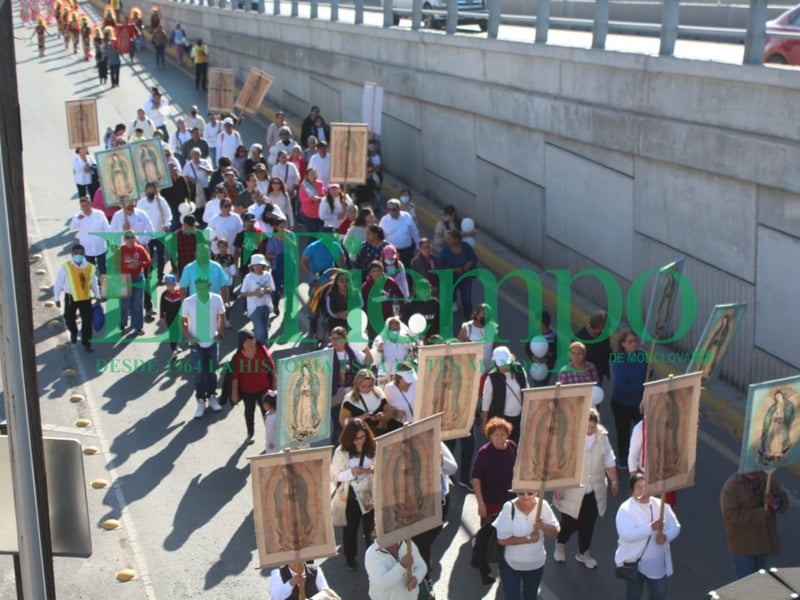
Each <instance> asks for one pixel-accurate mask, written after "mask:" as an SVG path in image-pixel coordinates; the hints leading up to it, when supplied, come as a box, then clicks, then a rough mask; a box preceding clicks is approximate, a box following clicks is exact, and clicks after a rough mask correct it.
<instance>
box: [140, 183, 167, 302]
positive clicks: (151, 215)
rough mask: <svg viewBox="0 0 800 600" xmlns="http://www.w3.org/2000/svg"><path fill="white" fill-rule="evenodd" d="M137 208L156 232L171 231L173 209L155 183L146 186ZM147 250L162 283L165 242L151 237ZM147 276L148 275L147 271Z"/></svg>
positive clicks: (159, 282) (159, 283)
mask: <svg viewBox="0 0 800 600" xmlns="http://www.w3.org/2000/svg"><path fill="white" fill-rule="evenodd" d="M136 208H137V209H139V210H140V211H142V212H143V213H145V214H146V215H147V218H148V219H149V220H150V224H151V225H152V226H153V231H154V232H157V231H163V232H168V231H170V229H171V227H172V211H171V210H170V208H169V204H168V203H167V200H166V199H165V198H164V196H162V195H161V194H159V193H158V188H156V184H155V183H148V184H147V185H146V186H145V188H144V197H143V198H141V199H140V200H139V202H137V203H136ZM147 251H148V252H149V253H150V256H151V258H152V259H153V264H154V265H155V266H156V273H158V285H161V284H163V283H164V260H165V259H164V243H163V242H162V241H161V240H158V239H155V238H150V239H149V240H148V241H147ZM145 276H147V273H146V274H145ZM145 304H146V302H145ZM145 308H146V307H145Z"/></svg>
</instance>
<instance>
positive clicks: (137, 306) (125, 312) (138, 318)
mask: <svg viewBox="0 0 800 600" xmlns="http://www.w3.org/2000/svg"><path fill="white" fill-rule="evenodd" d="M142 282H144V275H137V276H136V277H131V284H135V283H139V284H141V283H142ZM120 304H121V308H122V328H123V329H125V328H126V327H127V326H128V320H129V319H130V322H131V327H133V328H134V329H135V330H137V331H138V330H140V329H142V328H143V327H144V290H143V289H142V288H141V287H138V286H137V287H131V294H130V296H128V297H127V298H122V300H121V302H120Z"/></svg>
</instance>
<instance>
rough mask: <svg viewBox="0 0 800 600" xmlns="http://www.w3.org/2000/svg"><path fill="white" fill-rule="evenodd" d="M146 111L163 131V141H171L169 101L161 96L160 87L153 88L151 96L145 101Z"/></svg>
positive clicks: (157, 127) (154, 123)
mask: <svg viewBox="0 0 800 600" xmlns="http://www.w3.org/2000/svg"><path fill="white" fill-rule="evenodd" d="M144 112H145V113H147V116H148V117H149V118H150V120H151V121H152V122H153V125H155V126H156V129H158V130H160V131H161V136H162V141H163V142H164V143H166V144H168V143H169V131H168V130H167V115H169V102H167V100H166V98H163V97H162V96H161V92H159V91H158V88H152V90H151V94H150V97H149V98H148V99H147V102H145V103H144Z"/></svg>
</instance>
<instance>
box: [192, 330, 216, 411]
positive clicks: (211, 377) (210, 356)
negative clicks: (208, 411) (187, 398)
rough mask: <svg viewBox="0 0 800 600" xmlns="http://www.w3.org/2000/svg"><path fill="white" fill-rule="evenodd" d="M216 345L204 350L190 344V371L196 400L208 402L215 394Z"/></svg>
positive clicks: (199, 346) (197, 345) (198, 345)
mask: <svg viewBox="0 0 800 600" xmlns="http://www.w3.org/2000/svg"><path fill="white" fill-rule="evenodd" d="M217 350H218V348H217V344H212V345H211V346H209V347H208V348H204V347H203V346H201V345H200V344H192V356H191V359H190V360H191V361H192V371H193V372H194V393H195V395H196V396H197V399H198V400H208V399H209V398H210V397H211V396H215V395H216V393H217Z"/></svg>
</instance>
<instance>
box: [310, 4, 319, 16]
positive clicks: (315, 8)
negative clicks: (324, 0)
mask: <svg viewBox="0 0 800 600" xmlns="http://www.w3.org/2000/svg"><path fill="white" fill-rule="evenodd" d="M318 16H319V0H311V18H312V19H316V18H317V17H318Z"/></svg>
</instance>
